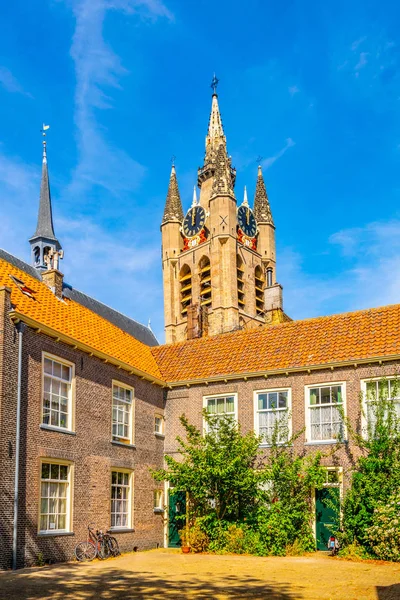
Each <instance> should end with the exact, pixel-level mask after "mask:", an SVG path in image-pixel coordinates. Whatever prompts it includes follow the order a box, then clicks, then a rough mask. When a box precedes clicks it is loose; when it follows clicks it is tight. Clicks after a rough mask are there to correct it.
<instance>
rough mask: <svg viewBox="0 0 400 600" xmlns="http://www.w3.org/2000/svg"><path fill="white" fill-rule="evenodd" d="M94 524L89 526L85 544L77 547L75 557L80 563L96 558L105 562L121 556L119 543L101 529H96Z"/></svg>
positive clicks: (82, 543) (80, 543)
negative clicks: (106, 559)
mask: <svg viewBox="0 0 400 600" xmlns="http://www.w3.org/2000/svg"><path fill="white" fill-rule="evenodd" d="M93 526H94V523H89V525H88V537H87V540H86V541H85V542H79V544H77V545H76V546H75V557H76V560H79V561H80V562H85V561H90V560H93V559H94V558H96V556H97V558H100V559H101V560H104V559H105V558H109V557H110V556H118V555H119V554H121V552H120V550H119V545H118V541H117V540H116V538H115V537H113V536H112V535H110V534H109V533H104V532H103V531H102V530H101V529H95V528H94V527H93Z"/></svg>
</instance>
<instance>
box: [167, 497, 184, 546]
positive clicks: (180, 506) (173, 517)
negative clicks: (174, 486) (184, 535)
mask: <svg viewBox="0 0 400 600" xmlns="http://www.w3.org/2000/svg"><path fill="white" fill-rule="evenodd" d="M185 512H186V494H185V492H175V493H174V491H170V492H169V509H168V547H169V548H179V547H180V545H181V541H180V539H179V534H178V531H180V530H181V529H183V528H184V527H185V519H177V517H179V516H182V515H184V514H185Z"/></svg>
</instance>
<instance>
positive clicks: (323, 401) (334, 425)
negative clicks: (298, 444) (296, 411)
mask: <svg viewBox="0 0 400 600" xmlns="http://www.w3.org/2000/svg"><path fill="white" fill-rule="evenodd" d="M345 395H346V384H345V383H344V382H341V383H329V384H321V385H308V386H306V388H305V401H306V430H307V441H308V442H331V443H334V442H337V441H342V440H344V439H345V426H344V423H343V419H342V415H341V410H342V411H343V412H344V413H345Z"/></svg>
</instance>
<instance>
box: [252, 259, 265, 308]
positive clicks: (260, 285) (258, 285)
mask: <svg viewBox="0 0 400 600" xmlns="http://www.w3.org/2000/svg"><path fill="white" fill-rule="evenodd" d="M254 283H255V292H256V313H257V314H258V315H263V314H264V287H265V277H264V272H263V270H262V268H261V267H260V266H257V267H256V269H255V272H254Z"/></svg>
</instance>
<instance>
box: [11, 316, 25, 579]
mask: <svg viewBox="0 0 400 600" xmlns="http://www.w3.org/2000/svg"><path fill="white" fill-rule="evenodd" d="M24 329H25V326H24V325H23V323H21V322H20V323H18V325H17V331H18V376H17V382H18V387H17V426H16V435H15V481H14V524H13V546H12V568H13V569H14V570H15V569H16V568H17V541H18V539H17V538H18V500H19V450H20V438H21V390H22V335H23V332H24Z"/></svg>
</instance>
